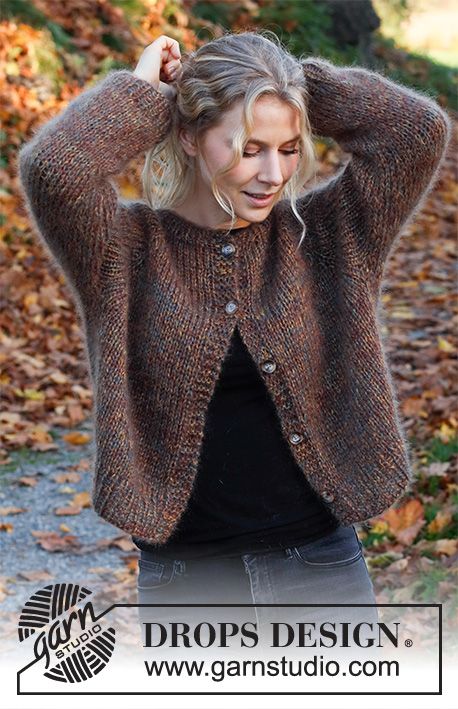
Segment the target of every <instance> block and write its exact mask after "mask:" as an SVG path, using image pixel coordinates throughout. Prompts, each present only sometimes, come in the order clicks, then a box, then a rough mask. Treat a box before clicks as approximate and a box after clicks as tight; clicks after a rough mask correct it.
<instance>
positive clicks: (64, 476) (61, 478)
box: [51, 471, 81, 483]
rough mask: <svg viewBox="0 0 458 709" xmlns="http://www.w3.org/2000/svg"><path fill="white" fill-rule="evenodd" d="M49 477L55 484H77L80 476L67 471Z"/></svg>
mask: <svg viewBox="0 0 458 709" xmlns="http://www.w3.org/2000/svg"><path fill="white" fill-rule="evenodd" d="M51 477H52V479H53V480H55V481H56V483H77V482H79V481H80V480H81V475H80V474H79V473H74V472H72V471H67V472H66V473H56V474H55V475H52V476H51Z"/></svg>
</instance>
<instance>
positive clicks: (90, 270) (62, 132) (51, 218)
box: [18, 66, 171, 303]
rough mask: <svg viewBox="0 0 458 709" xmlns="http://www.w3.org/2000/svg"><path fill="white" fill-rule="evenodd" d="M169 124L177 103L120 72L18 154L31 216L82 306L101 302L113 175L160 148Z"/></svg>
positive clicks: (111, 216)
mask: <svg viewBox="0 0 458 709" xmlns="http://www.w3.org/2000/svg"><path fill="white" fill-rule="evenodd" d="M158 71H159V66H158ZM170 120H171V104H170V99H169V98H166V96H165V95H164V94H163V93H161V92H160V91H159V90H157V89H156V88H155V87H154V86H153V85H152V83H151V82H150V81H147V80H146V79H143V78H140V77H139V76H136V75H135V74H134V73H132V72H130V71H128V70H124V69H122V70H113V71H111V72H109V73H108V74H107V76H106V77H105V78H104V79H102V80H101V81H100V82H99V83H98V84H96V85H95V86H93V87H91V88H89V89H87V90H86V91H84V92H83V93H82V94H81V95H80V96H78V97H77V98H76V99H74V100H73V101H71V102H70V103H69V104H68V106H67V107H66V108H65V110H64V111H62V112H61V113H60V114H59V115H57V116H55V117H54V118H52V119H51V120H50V121H48V122H47V123H46V124H45V125H44V126H42V127H41V128H40V129H39V130H38V131H37V133H36V134H35V135H34V137H33V138H32V139H31V140H29V141H28V142H27V143H26V144H25V145H24V146H23V147H22V148H21V150H20V152H19V159H18V163H19V175H20V181H21V186H22V190H23V195H24V199H25V205H26V209H27V212H28V214H29V217H30V219H31V221H32V223H33V224H34V226H35V228H36V230H37V232H38V234H39V236H40V237H41V239H42V240H43V242H44V244H45V246H46V247H47V248H48V250H49V252H50V254H51V256H52V257H54V259H55V260H56V261H57V263H58V264H59V265H60V266H61V268H62V270H63V272H64V274H65V275H66V277H67V279H68V281H69V284H70V286H71V287H72V289H73V290H74V291H76V293H77V294H78V296H79V297H80V298H81V299H82V300H83V301H84V300H85V299H86V300H87V302H88V303H90V302H91V299H92V298H94V297H96V296H97V292H98V286H99V281H100V277H99V276H100V267H101V264H102V261H103V258H104V254H105V249H106V247H107V243H108V241H109V237H110V230H111V228H112V227H113V224H114V221H115V215H116V211H117V209H118V193H117V191H116V189H115V186H114V185H113V184H112V183H111V181H110V177H111V176H113V175H116V174H117V173H120V172H121V171H122V170H123V168H124V167H125V166H126V165H127V164H128V162H129V160H131V159H132V158H134V157H136V156H137V155H139V154H141V153H143V152H145V151H146V150H147V149H148V148H149V147H151V146H152V145H153V144H155V143H157V142H159V141H160V140H161V139H162V138H163V137H164V136H165V135H166V133H167V129H168V127H169V124H170ZM117 238H119V235H118V237H117ZM126 238H128V235H126ZM113 248H116V244H113Z"/></svg>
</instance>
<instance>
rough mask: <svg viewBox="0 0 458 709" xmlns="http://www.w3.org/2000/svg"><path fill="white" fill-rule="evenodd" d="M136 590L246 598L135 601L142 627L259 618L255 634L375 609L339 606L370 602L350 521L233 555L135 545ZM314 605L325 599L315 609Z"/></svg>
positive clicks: (366, 617)
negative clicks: (169, 553) (179, 553)
mask: <svg viewBox="0 0 458 709" xmlns="http://www.w3.org/2000/svg"><path fill="white" fill-rule="evenodd" d="M137 590H138V603H139V604H164V603H176V604H189V603H196V604H216V603H220V604H249V607H245V608H241V607H232V608H231V607H227V608H207V607H202V608H193V609H187V608H184V607H183V608H164V607H162V608H161V607H157V608H155V607H150V608H148V607H141V606H140V607H139V621H140V624H141V625H142V630H143V623H145V622H148V621H149V622H164V621H167V622H169V621H170V620H174V621H177V622H180V621H181V622H189V621H190V619H191V620H192V621H193V622H199V621H204V620H205V621H207V622H222V621H225V622H229V621H231V622H236V623H238V624H241V623H243V622H246V621H251V622H255V623H257V627H258V630H259V631H260V632H262V629H263V628H264V627H265V626H267V625H269V624H270V623H272V622H274V621H278V622H287V623H294V622H298V621H305V622H312V621H313V622H316V623H321V622H324V621H330V622H344V621H350V622H361V621H365V622H371V623H375V622H377V620H378V613H377V608H376V607H371V606H370V605H369V606H368V607H357V608H349V607H342V605H341V604H375V603H376V600H375V596H374V589H373V585H372V581H371V579H370V576H369V572H368V569H367V566H366V562H365V559H364V555H363V547H362V544H361V542H360V540H359V539H358V536H357V534H356V530H355V528H354V527H353V526H349V527H347V526H343V525H340V526H339V527H337V528H336V529H335V530H334V531H333V532H331V533H330V534H327V535H326V536H324V537H321V538H319V539H317V540H315V541H312V542H306V543H304V544H299V545H297V546H292V547H288V548H286V549H281V550H277V551H271V552H267V553H263V552H261V553H254V554H241V555H240V556H237V557H234V558H230V557H216V558H204V559H191V560H186V561H185V560H181V559H167V558H164V557H162V556H161V555H160V554H157V555H156V554H154V553H150V552H144V551H141V555H140V559H139V574H138V580H137ZM253 604H254V606H253ZM256 604H272V605H271V606H270V607H269V606H267V607H266V606H258V605H256ZM278 604H302V606H303V607H290V608H288V607H281V606H279V605H278ZM313 604H331V605H330V606H329V607H321V608H320V607H313ZM339 606H340V607H339ZM191 613H192V615H191ZM143 638H144V634H143Z"/></svg>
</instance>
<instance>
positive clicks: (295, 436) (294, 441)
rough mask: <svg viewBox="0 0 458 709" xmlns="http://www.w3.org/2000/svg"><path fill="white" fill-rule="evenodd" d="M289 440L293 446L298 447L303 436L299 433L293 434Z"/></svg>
mask: <svg viewBox="0 0 458 709" xmlns="http://www.w3.org/2000/svg"><path fill="white" fill-rule="evenodd" d="M289 440H290V441H291V443H292V444H293V445H295V446H297V444H298V443H300V442H301V441H302V436H301V435H300V434H299V433H292V434H291V435H290V437H289Z"/></svg>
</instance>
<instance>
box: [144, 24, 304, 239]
mask: <svg viewBox="0 0 458 709" xmlns="http://www.w3.org/2000/svg"><path fill="white" fill-rule="evenodd" d="M269 36H271V38H269ZM181 63H182V73H181V76H180V77H179V79H178V80H177V81H176V83H175V88H176V92H177V94H176V97H175V100H174V110H173V118H172V124H171V129H170V132H169V133H168V135H167V136H166V137H165V138H164V139H163V140H162V141H161V142H160V143H158V144H157V145H155V146H154V147H153V148H151V149H150V150H149V151H148V152H147V153H146V162H145V165H144V168H143V172H142V182H143V192H144V198H145V199H146V201H147V203H148V204H149V205H150V206H151V207H152V208H153V209H162V208H165V209H169V208H173V207H174V206H175V205H179V204H180V203H181V202H182V201H184V200H185V199H186V197H187V196H188V194H190V192H191V191H192V189H193V185H194V175H195V162H194V161H195V158H193V157H190V156H189V155H188V154H187V153H186V151H185V150H184V149H183V146H182V144H181V141H180V139H179V130H180V129H181V128H185V129H187V130H189V131H190V132H191V133H192V134H193V135H194V137H195V141H196V144H197V146H198V148H199V150H200V149H201V140H202V135H203V134H204V133H205V131H206V130H207V129H209V128H213V127H214V126H216V125H218V123H219V122H220V121H221V119H222V116H223V114H224V113H225V111H227V110H229V109H230V108H231V107H232V106H233V105H234V103H235V102H237V101H242V102H243V104H242V106H243V113H242V120H243V124H242V126H241V127H240V129H239V130H238V131H237V133H236V135H235V136H234V141H233V150H234V153H233V157H232V159H231V161H230V162H229V164H227V165H226V166H224V167H223V168H221V169H220V170H218V171H217V173H216V174H214V175H213V176H212V179H211V189H212V192H213V195H214V197H215V199H216V201H217V202H218V204H219V205H220V206H221V208H222V209H223V210H224V211H225V212H226V213H227V214H229V215H230V216H231V220H232V225H231V227H229V230H230V229H231V228H232V227H233V226H234V224H235V221H236V215H235V212H234V208H233V205H232V203H231V202H230V200H228V201H227V202H226V201H225V200H224V198H223V196H222V195H221V193H220V191H219V190H218V187H217V184H216V182H217V179H218V177H220V176H221V175H223V174H225V173H226V172H228V171H229V170H231V169H232V168H233V167H234V166H235V165H237V164H238V163H239V161H240V160H241V159H242V153H243V150H244V145H245V143H246V142H247V141H248V138H249V137H250V131H251V130H252V128H253V104H254V103H255V102H256V100H257V99H258V98H259V97H260V96H263V95H266V94H269V95H273V96H275V97H277V98H279V99H280V100H282V101H284V102H286V103H287V104H289V105H290V106H291V107H293V108H294V109H296V110H297V111H298V114H299V121H300V135H301V138H300V142H299V161H298V165H297V168H296V170H295V172H294V174H293V175H292V176H291V178H290V179H289V180H288V182H287V183H286V185H285V186H284V187H283V189H282V190H280V193H279V196H278V198H277V199H276V201H277V202H278V201H279V200H280V199H289V200H290V205H291V209H292V211H293V213H294V215H295V216H296V218H297V219H298V220H299V222H300V223H301V224H302V235H301V238H300V241H299V244H298V247H299V246H300V245H301V243H302V240H303V238H304V236H305V224H304V221H303V220H302V219H301V217H300V215H299V214H298V212H297V208H296V200H297V198H298V196H299V195H300V192H301V190H302V189H303V185H304V183H305V182H307V181H308V180H309V179H310V177H312V175H313V176H314V175H315V171H316V155H315V148H314V144H313V140H312V129H311V126H310V122H309V118H308V115H307V102H308V93H307V87H306V81H305V77H304V72H303V68H302V65H301V62H300V59H297V58H296V57H294V56H293V55H292V54H290V53H289V52H288V51H287V50H286V49H285V48H284V47H283V46H282V44H281V42H280V40H279V39H278V38H277V36H276V35H275V34H274V33H273V32H270V31H269V30H262V31H259V32H254V31H253V32H251V31H250V32H239V33H237V32H235V33H234V32H230V33H229V32H228V33H225V34H224V35H223V36H221V37H218V38H216V39H214V40H211V41H210V42H208V43H207V44H205V45H203V46H201V47H199V48H198V49H197V50H195V51H193V52H189V53H183V54H182V60H181Z"/></svg>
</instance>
